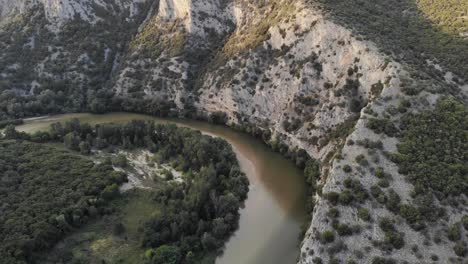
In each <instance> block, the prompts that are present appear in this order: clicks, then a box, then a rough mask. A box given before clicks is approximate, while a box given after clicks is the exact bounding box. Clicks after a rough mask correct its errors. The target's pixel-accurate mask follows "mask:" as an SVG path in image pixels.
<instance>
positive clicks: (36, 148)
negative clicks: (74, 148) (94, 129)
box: [0, 140, 125, 263]
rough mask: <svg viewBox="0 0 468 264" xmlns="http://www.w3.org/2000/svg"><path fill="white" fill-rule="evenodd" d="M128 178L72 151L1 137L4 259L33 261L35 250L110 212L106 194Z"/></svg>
mask: <svg viewBox="0 0 468 264" xmlns="http://www.w3.org/2000/svg"><path fill="white" fill-rule="evenodd" d="M124 180H125V175H123V174H121V173H119V172H116V171H114V170H113V169H112V167H111V166H107V165H96V164H94V163H93V162H92V161H91V160H89V159H87V158H85V157H82V156H80V155H77V154H75V153H72V152H70V151H68V150H64V149H60V148H56V147H53V146H49V145H44V144H38V143H32V142H28V141H15V140H0V183H1V184H0V200H1V201H2V203H1V207H0V256H1V257H0V258H1V259H2V261H1V263H25V262H28V263H30V262H32V261H33V259H32V257H33V253H34V252H36V251H40V250H44V249H47V248H49V247H51V246H52V245H53V244H54V243H55V242H57V241H58V240H59V239H60V238H62V237H63V235H64V234H65V233H67V232H69V231H71V230H73V229H74V228H77V227H79V226H81V225H82V224H84V223H86V222H87V221H88V219H90V218H92V217H95V216H97V215H99V214H102V213H105V210H106V207H105V203H106V199H107V197H108V195H106V194H108V193H109V192H112V190H115V188H116V187H117V185H118V184H120V183H122V182H123V181H124Z"/></svg>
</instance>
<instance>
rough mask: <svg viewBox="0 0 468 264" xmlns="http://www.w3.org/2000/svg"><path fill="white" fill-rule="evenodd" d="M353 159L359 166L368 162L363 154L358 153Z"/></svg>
mask: <svg viewBox="0 0 468 264" xmlns="http://www.w3.org/2000/svg"><path fill="white" fill-rule="evenodd" d="M355 160H356V162H357V163H358V164H359V165H361V166H367V165H369V162H368V161H367V160H366V156H364V155H363V154H360V155H358V156H356V159H355Z"/></svg>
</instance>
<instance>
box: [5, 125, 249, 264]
mask: <svg viewBox="0 0 468 264" xmlns="http://www.w3.org/2000/svg"><path fill="white" fill-rule="evenodd" d="M4 138H5V139H4V140H3V141H2V142H10V144H9V145H8V146H9V147H10V148H11V149H12V151H13V152H14V151H19V150H17V149H16V148H17V147H15V146H17V144H14V141H13V140H18V141H17V142H23V143H22V144H26V145H28V146H36V147H37V148H39V149H41V148H46V149H48V150H49V151H50V152H52V154H51V155H53V153H54V148H53V147H51V146H49V145H50V144H53V145H54V144H59V145H60V146H62V148H64V147H65V148H66V149H67V150H61V152H60V153H66V154H67V155H70V156H72V157H77V158H78V159H81V160H83V162H87V163H89V164H90V165H89V166H91V168H90V169H96V170H97V169H98V168H99V171H103V169H102V168H106V170H104V172H105V173H107V174H109V175H111V176H112V177H109V176H108V175H107V174H105V175H95V177H100V178H103V179H100V180H101V181H103V180H105V179H107V180H108V181H109V183H108V184H102V185H98V186H94V185H93V184H92V182H91V183H87V182H86V181H84V183H83V184H82V185H83V186H84V187H88V188H92V189H93V190H94V192H92V193H91V194H93V195H95V196H96V199H97V201H99V202H100V201H101V199H102V200H103V201H105V200H106V199H112V198H117V197H118V196H119V195H118V190H117V185H118V184H120V183H121V182H122V181H123V180H124V179H125V177H124V176H123V175H121V174H120V173H117V172H115V171H113V170H112V167H111V164H108V163H103V164H101V165H93V163H92V161H91V160H90V158H92V155H93V151H95V150H101V151H107V152H114V151H115V150H116V149H125V150H132V149H147V150H149V151H151V152H152V153H154V157H155V159H156V162H157V163H160V164H170V165H171V166H172V167H173V168H175V169H177V170H178V171H182V172H184V174H183V175H184V176H183V182H182V183H178V182H175V181H170V180H168V181H167V182H159V181H158V184H160V186H158V188H157V191H155V192H154V194H153V198H152V199H153V201H154V203H158V204H160V205H161V208H162V213H161V214H160V215H158V216H155V217H153V218H151V219H150V220H149V221H146V222H145V223H143V224H142V225H141V227H140V229H141V245H142V247H143V248H145V249H147V252H146V254H145V259H146V261H147V263H193V261H195V260H197V259H200V258H203V256H204V255H206V254H213V253H214V254H217V253H219V252H220V250H221V248H222V246H223V244H224V242H225V241H226V239H227V238H228V237H229V236H230V235H231V234H232V232H233V231H234V230H235V229H236V228H237V224H238V219H239V213H238V210H239V207H240V206H241V205H242V202H243V201H244V200H245V199H246V197H247V192H248V184H249V183H248V180H247V178H246V177H245V175H244V174H243V173H242V172H241V171H240V168H239V165H238V164H237V159H236V157H235V154H234V152H233V151H232V149H231V146H230V145H229V144H228V143H227V142H226V141H224V140H222V139H218V138H212V137H209V136H203V135H202V134H201V133H200V132H195V131H193V130H190V129H187V128H178V127H176V126H175V125H157V124H154V123H152V122H144V121H132V122H130V123H128V124H126V125H115V124H99V125H96V126H95V127H91V126H90V125H88V124H81V123H80V122H79V120H78V119H73V120H71V121H68V122H66V123H65V124H61V123H55V124H52V125H51V128H50V130H49V131H48V132H37V133H34V134H32V135H28V134H25V133H20V132H17V131H16V130H15V129H14V127H13V126H12V125H10V126H7V128H6V129H5V131H4ZM18 146H22V145H21V144H20V145H18ZM2 153H3V152H2ZM3 154H4V155H7V156H9V157H10V159H9V160H12V159H13V157H14V154H10V153H9V152H5V153H3ZM29 155H31V156H29V158H30V159H31V162H32V163H34V164H36V163H37V164H41V165H44V163H41V159H42V158H50V157H47V156H44V155H40V154H39V153H34V154H29ZM38 155H40V156H41V159H39V158H38V160H35V158H34V157H35V156H38ZM50 160H51V163H52V164H50V166H49V163H45V166H43V167H42V169H43V170H44V171H46V172H48V171H51V170H53V169H55V167H57V166H58V164H57V163H54V162H53V161H55V162H61V161H60V159H58V158H52V159H50ZM11 162H13V161H11ZM69 162H72V159H70V160H69ZM76 165H80V166H81V167H83V168H86V167H85V166H82V165H81V164H80V163H78V162H77V163H76ZM36 166H37V165H36ZM81 167H80V168H81ZM66 168H70V169H72V171H73V172H74V173H75V174H73V173H70V174H67V172H66V171H63V172H62V173H63V175H64V176H63V177H64V179H63V180H66V179H67V177H72V178H73V179H75V181H78V179H80V178H81V174H76V173H78V172H76V170H78V171H80V170H79V169H76V168H75V167H74V166H66ZM60 172H61V171H60V170H58V171H57V173H60ZM16 173H17V174H18V175H19V176H18V177H21V176H23V174H22V173H23V171H22V170H21V169H19V168H18V169H16ZM28 175H29V177H30V178H31V179H30V180H31V186H33V185H32V184H33V183H34V184H37V185H38V186H41V187H42V185H43V184H42V182H41V181H40V180H38V178H39V179H40V176H37V175H36V174H35V173H34V172H31V173H30V174H28ZM46 175H47V174H46ZM44 177H45V176H44ZM80 182H81V180H80ZM48 183H49V184H51V185H52V186H55V185H56V184H58V183H57V182H55V181H54V180H53V179H50V178H49V181H48ZM97 183H98V184H99V181H97ZM17 184H21V185H20V186H22V183H21V181H20V182H18V183H17ZM70 184H71V183H70ZM65 186H66V185H65ZM43 188H44V190H47V189H48V188H49V187H48V186H47V185H44V187H43ZM41 189H42V188H41ZM13 190H14V189H13V188H5V190H3V191H4V192H5V193H7V194H8V195H10V196H11V195H13ZM19 190H20V192H18V189H17V190H16V192H15V193H16V195H28V194H29V193H30V190H28V191H26V190H25V193H24V194H23V193H22V190H21V189H19ZM72 190H73V191H72ZM75 190H76V192H75ZM61 191H63V192H65V193H67V194H70V195H73V197H75V198H76V199H84V201H89V200H90V199H89V197H87V196H86V195H88V193H89V191H88V190H87V189H85V190H81V189H77V188H76V187H69V188H64V189H62V190H61ZM38 195H40V194H38ZM43 195H44V199H42V200H38V199H36V200H35V201H38V202H39V201H41V203H42V204H43V206H45V207H46V208H48V207H49V206H53V205H55V206H56V208H57V211H58V212H63V211H65V210H66V206H69V207H71V208H75V207H77V204H76V203H73V202H70V203H69V204H66V205H61V204H58V205H57V204H55V203H54V202H53V200H51V199H49V200H47V199H46V197H49V198H50V196H48V195H49V194H48V193H46V192H45V193H44V194H43ZM57 197H60V195H58V196H57ZM96 199H94V200H96ZM11 201H12V202H11V203H12V204H15V203H18V201H17V200H15V199H14V198H11ZM31 204H35V203H34V202H33V203H31ZM42 204H41V205H42ZM99 204H103V205H105V203H104V202H103V203H99ZM28 205H29V204H26V205H24V206H25V209H26V210H27V208H28ZM43 206H38V209H37V210H38V211H39V212H38V213H37V217H34V218H33V219H31V223H32V224H33V225H34V224H35V223H36V221H37V222H40V221H48V220H50V219H51V216H49V215H43V214H44V212H43V211H42V209H43ZM103 210H104V209H103ZM48 212H49V211H48ZM51 212H53V211H51ZM58 212H57V213H58ZM72 212H75V211H74V210H72ZM104 212H105V210H104ZM78 215H85V216H88V215H89V213H88V212H87V211H86V210H82V213H81V214H78ZM12 217H13V216H12ZM59 218H60V217H59ZM11 219H12V218H11V217H10V216H7V217H5V219H4V221H5V222H9V223H10V224H11V225H12V227H13V228H12V230H14V227H15V225H16V224H15V223H12V222H11ZM54 219H55V218H54ZM60 219H61V220H63V221H65V223H68V225H74V224H75V222H73V221H75V219H78V220H76V221H79V219H80V218H79V217H76V216H75V215H73V214H71V215H70V216H69V218H66V217H65V219H62V218H60ZM80 221H81V220H80ZM80 223H81V222H80ZM51 225H52V227H53V228H58V223H56V222H52V223H51ZM39 228H40V230H42V228H41V227H40V226H38V230H39ZM33 233H34V232H33ZM64 233H66V231H61V232H60V233H59V234H55V236H54V239H52V240H50V239H48V238H47V237H46V238H44V240H45V241H47V243H42V246H37V247H34V248H33V249H32V250H33V251H39V250H45V249H48V248H50V247H51V246H52V245H53V244H54V242H56V241H57V240H58V239H59V238H60V237H61V236H62V235H63V234H64ZM8 238H9V236H7V237H5V241H6V240H7V239H8ZM16 249H17V247H16V246H15V245H13V246H10V247H9V251H6V252H8V255H9V256H10V257H11V258H13V259H15V258H16V259H17V260H24V259H28V258H29V257H30V256H32V254H29V253H27V252H28V251H25V252H26V253H24V254H19V255H18V254H16V253H14V251H12V250H16ZM2 255H3V253H2ZM171 261H172V262H171ZM19 263H20V262H19Z"/></svg>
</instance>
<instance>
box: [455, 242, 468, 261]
mask: <svg viewBox="0 0 468 264" xmlns="http://www.w3.org/2000/svg"><path fill="white" fill-rule="evenodd" d="M453 251H454V252H455V254H457V256H459V257H464V256H466V254H467V253H468V250H467V248H466V242H463V241H460V242H457V244H455V246H454V247H453Z"/></svg>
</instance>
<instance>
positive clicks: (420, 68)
mask: <svg viewBox="0 0 468 264" xmlns="http://www.w3.org/2000/svg"><path fill="white" fill-rule="evenodd" d="M309 2H310V3H311V4H313V5H315V6H317V7H319V8H321V9H322V10H324V11H326V12H327V13H329V14H330V16H331V17H332V18H334V19H335V20H336V21H337V22H339V23H341V24H343V25H344V26H346V27H352V28H353V29H354V30H355V32H356V33H359V34H360V35H363V36H364V37H365V38H367V39H369V40H372V41H374V42H375V43H377V44H378V45H379V47H380V48H381V49H382V50H383V51H384V52H385V53H387V54H389V55H392V56H394V58H395V59H397V60H404V61H406V62H409V63H410V64H411V65H413V66H415V67H416V68H417V71H414V72H412V74H413V75H414V76H413V77H415V78H416V79H419V80H420V82H421V81H423V80H427V79H428V78H429V76H431V77H436V78H438V79H439V80H443V74H441V73H440V72H439V71H438V70H436V69H435V68H434V67H427V62H426V60H428V59H429V60H432V61H435V62H437V63H441V64H442V65H443V66H444V67H445V68H447V69H449V70H450V71H452V72H454V73H456V74H457V75H459V76H460V77H462V78H463V79H468V76H467V73H468V68H467V67H468V65H467V64H466V61H468V57H467V56H468V45H466V40H465V39H463V37H462V36H460V33H463V32H466V31H467V28H468V25H467V20H466V19H464V18H463V17H464V16H466V10H467V8H468V7H467V3H466V2H464V1H459V0H449V1H431V0H403V1H398V0H377V1H370V0H364V1H361V0H351V1H338V0H332V1H329V0H320V1H309Z"/></svg>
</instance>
